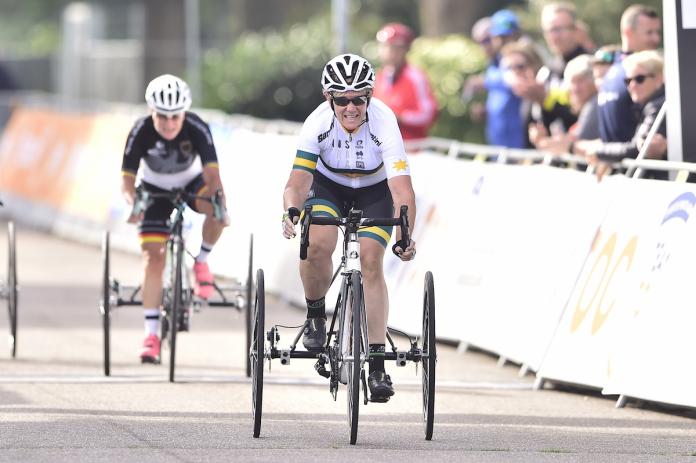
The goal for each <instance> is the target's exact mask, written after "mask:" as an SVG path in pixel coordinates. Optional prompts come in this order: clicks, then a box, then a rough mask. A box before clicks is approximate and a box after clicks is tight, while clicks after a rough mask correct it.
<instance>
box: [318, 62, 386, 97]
mask: <svg viewBox="0 0 696 463" xmlns="http://www.w3.org/2000/svg"><path fill="white" fill-rule="evenodd" d="M321 86H322V88H323V89H324V91H325V92H348V91H358V90H364V89H369V90H371V89H372V88H373V87H374V86H375V72H374V71H373V70H372V66H371V65H370V63H369V62H368V61H367V60H366V59H365V58H363V57H362V56H358V55H352V54H350V53H346V54H343V55H338V56H336V57H335V58H332V59H331V60H330V61H329V62H328V63H326V66H324V72H322V73H321Z"/></svg>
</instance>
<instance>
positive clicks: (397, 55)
mask: <svg viewBox="0 0 696 463" xmlns="http://www.w3.org/2000/svg"><path fill="white" fill-rule="evenodd" d="M414 38H415V34H414V33H413V31H412V30H411V29H410V28H409V27H408V26H405V25H403V24H399V23H389V24H386V25H385V26H384V27H382V29H380V31H379V32H377V41H378V42H379V43H380V48H379V51H380V57H381V59H382V65H383V67H382V69H381V70H380V71H379V72H378V73H377V80H376V82H375V91H374V96H375V97H376V98H379V99H380V100H382V101H383V102H384V103H386V104H387V106H389V107H390V108H391V110H392V111H394V114H395V115H396V120H397V122H398V123H399V129H401V135H402V137H403V139H404V140H413V139H419V138H425V137H427V135H428V129H429V128H430V127H431V126H432V125H433V123H434V122H435V118H436V117H437V101H436V100H435V97H434V96H433V91H432V89H431V87H430V83H429V82H428V78H427V77H426V75H425V73H424V72H423V71H421V70H420V69H418V68H417V67H415V66H412V65H410V64H408V62H407V61H406V54H407V53H408V50H409V48H410V47H411V42H413V39H414Z"/></svg>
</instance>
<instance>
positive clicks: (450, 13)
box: [419, 0, 501, 37]
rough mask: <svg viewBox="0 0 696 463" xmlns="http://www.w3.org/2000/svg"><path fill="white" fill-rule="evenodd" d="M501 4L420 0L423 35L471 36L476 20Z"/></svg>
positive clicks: (495, 2)
mask: <svg viewBox="0 0 696 463" xmlns="http://www.w3.org/2000/svg"><path fill="white" fill-rule="evenodd" d="M499 3H501V2H500V1H495V0H493V1H487V2H478V1H471V0H420V9H419V10H420V19H421V27H422V34H421V35H424V36H429V37H438V36H443V35H448V34H464V35H469V34H470V33H471V26H473V25H474V23H475V22H476V20H478V19H479V18H482V17H484V16H487V15H488V14H490V12H491V10H493V11H495V9H496V8H495V6H496V4H499Z"/></svg>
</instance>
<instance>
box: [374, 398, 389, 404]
mask: <svg viewBox="0 0 696 463" xmlns="http://www.w3.org/2000/svg"><path fill="white" fill-rule="evenodd" d="M370 402H374V403H377V404H385V403H387V402H389V397H379V396H377V397H375V396H370Z"/></svg>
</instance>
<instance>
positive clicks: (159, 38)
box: [144, 0, 186, 82]
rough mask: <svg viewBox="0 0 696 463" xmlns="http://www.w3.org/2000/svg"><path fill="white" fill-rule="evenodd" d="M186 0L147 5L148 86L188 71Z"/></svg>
mask: <svg viewBox="0 0 696 463" xmlns="http://www.w3.org/2000/svg"><path fill="white" fill-rule="evenodd" d="M184 2H185V0H147V1H146V2H144V4H145V12H146V13H145V73H144V77H145V80H146V81H147V82H149V81H150V80H151V79H153V78H155V77H157V76H158V75H160V74H174V75H177V76H182V77H183V76H184V73H185V71H186V41H185V38H186V30H185V23H184Z"/></svg>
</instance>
